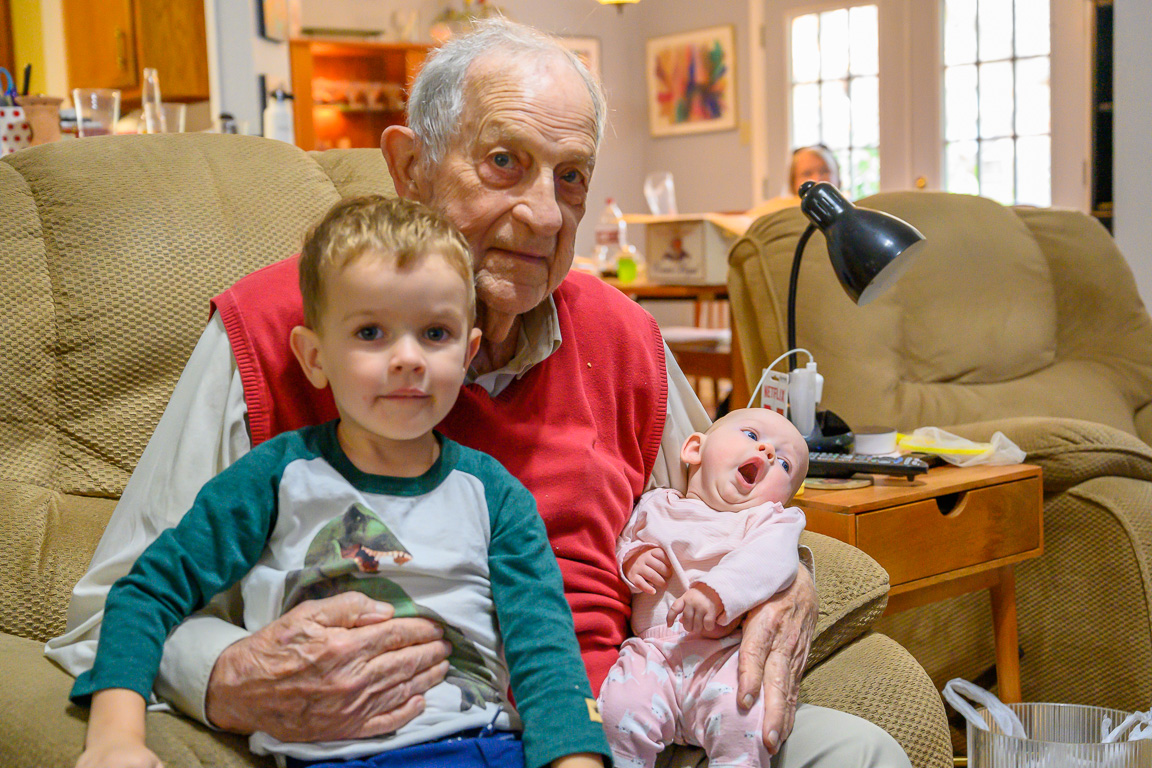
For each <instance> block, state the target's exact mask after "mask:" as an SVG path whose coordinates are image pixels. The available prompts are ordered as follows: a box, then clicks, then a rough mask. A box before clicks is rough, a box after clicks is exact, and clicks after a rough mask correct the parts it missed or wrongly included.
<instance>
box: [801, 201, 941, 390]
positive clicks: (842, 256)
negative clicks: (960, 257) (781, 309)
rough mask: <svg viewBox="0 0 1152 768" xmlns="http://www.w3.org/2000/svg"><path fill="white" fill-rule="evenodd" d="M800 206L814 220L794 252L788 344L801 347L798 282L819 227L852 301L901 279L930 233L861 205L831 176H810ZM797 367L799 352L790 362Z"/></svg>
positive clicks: (864, 299) (864, 301) (859, 301)
mask: <svg viewBox="0 0 1152 768" xmlns="http://www.w3.org/2000/svg"><path fill="white" fill-rule="evenodd" d="M800 210H801V211H803V212H804V215H805V216H807V217H808V220H809V221H810V222H811V223H810V224H809V225H808V228H807V229H805V230H804V234H803V235H801V236H800V242H798V243H796V255H795V256H793V257H792V275H791V277H790V278H789V279H788V349H795V348H796V283H797V281H798V279H799V277H800V257H801V256H803V255H804V246H806V245H807V244H808V238H810V237H812V233H813V232H815V231H816V230H817V229H819V230H820V231H821V232H823V233H824V237H825V238H826V239H827V240H828V258H830V259H831V260H832V269H833V270H835V272H836V277H837V278H838V279H839V280H840V285H842V286H843V287H844V292H845V293H847V294H848V296H849V297H850V298H851V299H852V301H854V302H856V303H857V304H859V305H861V306H863V305H864V304H867V303H868V302H870V301H872V300H873V299H875V298H876V297H877V296H879V295H880V294H881V293H883V292H884V291H885V290H886V289H887V288H888V286H890V285H892V284H893V283H895V282H896V281H897V280H898V279H900V276H901V275H903V274H904V272H905V270H907V269H908V265H909V264H910V263H911V258H910V257H911V256H912V255H914V253H915V252H914V251H910V246H912V245H915V244H916V243H918V242H920V241H921V240H923V239H924V235H922V234H920V232H919V231H918V230H917V229H916V228H915V227H913V226H912V225H911V224H909V223H908V222H906V221H904V220H903V219H898V218H896V217H895V216H892V215H890V214H887V213H884V212H883V211H873V210H871V209H868V208H857V207H856V206H854V205H852V203H850V202H848V200H847V199H846V198H845V197H844V195H842V194H841V193H840V190H838V189H836V187H834V186H832V185H831V184H829V183H828V182H826V181H821V182H819V183H814V182H811V181H806V182H804V184H803V185H801V187H800ZM788 364H789V366H791V367H792V368H795V367H796V355H795V353H793V354H792V356H791V358H790V359H789V362H788Z"/></svg>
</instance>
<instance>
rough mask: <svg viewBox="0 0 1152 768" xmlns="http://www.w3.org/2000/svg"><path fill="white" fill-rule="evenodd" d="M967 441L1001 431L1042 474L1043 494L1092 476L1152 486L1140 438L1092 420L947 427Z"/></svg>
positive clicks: (1151, 459) (1148, 456) (1151, 451)
mask: <svg viewBox="0 0 1152 768" xmlns="http://www.w3.org/2000/svg"><path fill="white" fill-rule="evenodd" d="M945 429H946V430H947V431H948V432H952V433H953V434H956V435H959V436H960V437H966V438H968V439H969V440H988V439H989V438H990V437H991V436H992V433H993V432H996V431H997V430H999V431H1000V432H1003V433H1004V434H1005V436H1007V437H1008V439H1009V440H1011V441H1012V442H1014V443H1016V445H1018V446H1020V448H1021V450H1023V451H1024V452H1025V453H1026V454H1028V455H1027V458H1026V459H1025V461H1027V462H1028V463H1029V464H1036V465H1039V466H1040V467H1041V468H1042V469H1043V470H1044V493H1046V494H1051V493H1059V492H1061V491H1064V490H1067V489H1068V488H1071V487H1072V486H1074V485H1078V484H1080V483H1082V482H1084V481H1085V480H1090V479H1092V478H1094V477H1104V476H1114V477H1128V478H1132V479H1135V480H1149V481H1152V448H1150V447H1149V446H1148V444H1147V443H1145V442H1144V441H1142V440H1140V438H1138V437H1136V436H1134V435H1130V434H1128V433H1127V432H1122V431H1120V430H1119V429H1116V428H1115V427H1110V426H1108V425H1106V424H1100V423H1097V422H1094V421H1081V420H1079V419H1056V418H1031V417H1030V418H1016V419H999V420H995V421H981V422H974V423H971V424H963V425H959V426H952V427H946V428H945Z"/></svg>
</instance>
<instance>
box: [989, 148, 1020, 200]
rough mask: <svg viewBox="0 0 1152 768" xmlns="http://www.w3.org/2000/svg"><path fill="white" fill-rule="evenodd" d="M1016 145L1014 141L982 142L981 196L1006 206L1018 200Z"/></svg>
mask: <svg viewBox="0 0 1152 768" xmlns="http://www.w3.org/2000/svg"><path fill="white" fill-rule="evenodd" d="M1014 143H1015V142H1014V141H1013V140H1012V139H992V140H991V141H982V142H980V194H981V195H983V196H984V197H990V198H992V199H993V200H996V201H998V202H1001V203H1004V204H1005V205H1011V204H1012V203H1013V202H1014V201H1015V199H1016V198H1015V191H1016V190H1015V186H1016V185H1015V183H1014V180H1013V177H1014V176H1015V171H1016V162H1015V160H1016V158H1015V157H1014V154H1015V152H1014V148H1013V146H1012V145H1013V144H1014Z"/></svg>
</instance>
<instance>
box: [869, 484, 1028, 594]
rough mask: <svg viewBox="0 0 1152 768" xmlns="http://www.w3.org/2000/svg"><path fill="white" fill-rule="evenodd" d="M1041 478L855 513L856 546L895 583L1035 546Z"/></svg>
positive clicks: (986, 561)
mask: <svg viewBox="0 0 1152 768" xmlns="http://www.w3.org/2000/svg"><path fill="white" fill-rule="evenodd" d="M1040 507H1041V496H1040V478H1026V479H1023V480H1018V481H1015V482H1011V483H1002V484H999V485H992V486H986V487H983V488H974V489H972V490H969V491H965V492H963V493H957V494H946V495H942V496H939V497H936V498H931V499H926V500H924V501H917V502H914V503H912V504H904V505H901V506H896V507H889V508H887V509H882V510H877V511H875V512H865V513H863V514H860V515H857V516H856V545H857V546H858V547H860V548H861V549H863V550H864V551H865V552H867V553H868V554H869V555H871V556H872V557H873V558H875V559H876V561H877V562H879V563H880V565H882V566H884V569H885V570H887V571H888V576H889V578H890V580H891V583H892V584H893V585H896V584H904V583H907V582H910V581H915V580H917V579H923V578H926V577H928V576H935V575H937V574H941V573H948V572H949V571H955V570H957V569H960V568H965V567H968V566H973V565H978V564H981V563H992V562H994V561H996V560H997V559H999V558H1004V557H1008V556H1010V555H1015V554H1018V553H1021V552H1028V551H1030V550H1034V549H1037V548H1038V547H1039V546H1040V543H1041V540H1042V539H1041V536H1042V533H1041V514H1040Z"/></svg>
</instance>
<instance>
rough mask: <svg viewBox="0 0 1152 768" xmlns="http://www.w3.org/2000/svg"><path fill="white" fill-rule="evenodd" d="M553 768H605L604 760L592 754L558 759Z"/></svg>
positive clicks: (586, 753) (580, 754) (581, 753)
mask: <svg viewBox="0 0 1152 768" xmlns="http://www.w3.org/2000/svg"><path fill="white" fill-rule="evenodd" d="M552 768H604V758H602V757H600V755H597V754H594V753H592V752H578V753H577V754H575V755H565V756H564V757H558V758H556V759H555V760H553V761H552Z"/></svg>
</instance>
